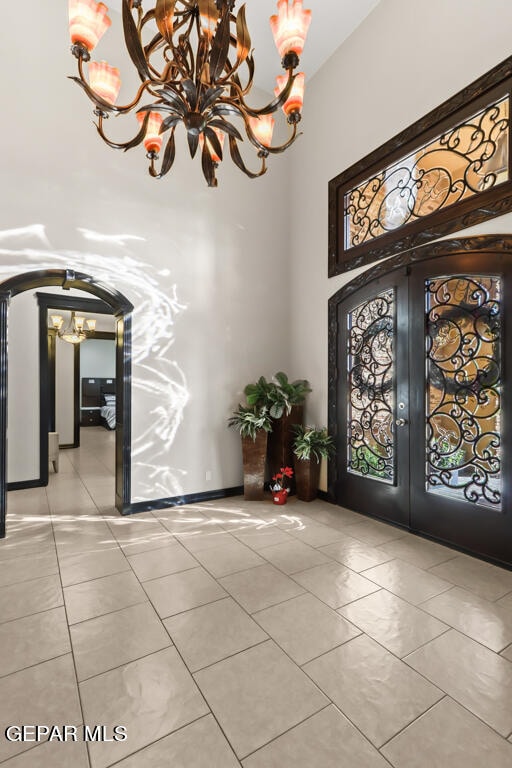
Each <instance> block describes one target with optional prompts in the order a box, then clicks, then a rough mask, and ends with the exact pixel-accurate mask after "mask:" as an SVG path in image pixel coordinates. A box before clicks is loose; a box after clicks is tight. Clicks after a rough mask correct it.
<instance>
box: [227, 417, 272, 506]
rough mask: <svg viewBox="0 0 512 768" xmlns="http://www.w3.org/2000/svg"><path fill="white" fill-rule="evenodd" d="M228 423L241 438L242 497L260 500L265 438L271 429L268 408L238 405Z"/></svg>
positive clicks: (263, 472)
mask: <svg viewBox="0 0 512 768" xmlns="http://www.w3.org/2000/svg"><path fill="white" fill-rule="evenodd" d="M228 425H229V426H230V427H233V428H234V429H236V430H237V431H238V432H239V433H240V436H241V438H242V458H243V466H244V497H245V499H247V500H248V501H261V500H262V499H263V498H264V495H263V494H264V480H265V459H266V456H267V439H268V433H269V432H270V431H271V430H272V420H271V419H270V416H269V415H268V410H267V408H266V407H261V408H256V407H254V406H243V405H239V406H238V409H237V410H236V411H234V412H233V415H232V416H231V417H230V418H229V419H228Z"/></svg>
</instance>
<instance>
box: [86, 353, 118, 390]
mask: <svg viewBox="0 0 512 768" xmlns="http://www.w3.org/2000/svg"><path fill="white" fill-rule="evenodd" d="M115 377H116V342H115V341H114V340H112V341H110V340H109V339H86V340H85V341H82V343H81V344H80V378H82V379H83V378H91V379H94V378H103V379H115ZM80 395H81V393H80Z"/></svg>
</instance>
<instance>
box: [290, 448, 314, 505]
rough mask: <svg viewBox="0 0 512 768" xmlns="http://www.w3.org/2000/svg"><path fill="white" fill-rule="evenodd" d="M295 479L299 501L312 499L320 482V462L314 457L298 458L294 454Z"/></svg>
mask: <svg viewBox="0 0 512 768" xmlns="http://www.w3.org/2000/svg"><path fill="white" fill-rule="evenodd" d="M295 480H296V485H297V498H298V499H299V500H300V501H314V499H316V497H317V495H318V484H319V482H320V462H319V461H317V460H316V459H298V458H297V456H295Z"/></svg>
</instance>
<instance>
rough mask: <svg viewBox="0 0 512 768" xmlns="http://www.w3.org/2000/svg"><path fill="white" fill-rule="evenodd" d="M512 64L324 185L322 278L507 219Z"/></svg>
mask: <svg viewBox="0 0 512 768" xmlns="http://www.w3.org/2000/svg"><path fill="white" fill-rule="evenodd" d="M511 94H512V57H510V58H509V59H506V60H505V61H504V62H503V63H502V64H500V65H499V66H497V67H495V69H493V70H491V72H488V73H487V74H486V75H484V76H483V77H481V78H480V79H479V80H477V81H476V82H474V83H472V85H470V86H468V87H467V88H466V89H464V90H463V91H461V92H460V93H458V94H457V95H456V96H454V97H453V98H451V99H449V100H448V101H446V102H444V103H443V104H441V105H440V106H439V107H438V108H437V109H435V110H433V111H432V112H430V113H429V114H428V115H426V116H425V117H424V118H422V119H421V120H419V121H418V122H417V123H414V124H413V125H412V126H410V127H409V128H407V129H406V130H405V131H403V132H402V133H401V134H399V135H398V136H396V137H395V138H394V139H392V140H391V141H388V142H387V143H386V144H384V145H383V146H382V147H380V148H379V149H378V150H376V151H375V152H372V153H371V154H370V155H368V156H367V157H365V158H364V159H363V160H360V161H359V162H358V163H356V164H355V165H353V166H351V167H350V168H348V170H346V171H344V172H343V173H341V174H340V175H338V176H336V178H334V179H332V181H330V182H329V276H330V277H332V276H333V275H336V274H340V273H341V272H346V271H347V270H350V269H353V268H355V267H360V266H362V265H364V264H368V263H370V262H372V261H375V260H377V259H380V258H382V257H384V256H388V255H389V254H392V253H396V252H398V251H404V250H406V249H407V248H410V247H413V246H416V245H419V244H422V243H426V242H428V241H429V240H433V239H437V238H439V237H441V236H443V235H446V234H449V233H450V232H456V231H458V230H460V229H463V228H464V227H467V226H470V225H473V224H477V223H479V222H481V221H484V220H485V219H488V218H492V217H493V216H497V215H500V214H502V213H505V212H507V211H510V210H512V168H511V156H510V99H511Z"/></svg>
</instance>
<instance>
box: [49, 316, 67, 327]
mask: <svg viewBox="0 0 512 768" xmlns="http://www.w3.org/2000/svg"><path fill="white" fill-rule="evenodd" d="M50 320H51V321H52V328H55V330H56V331H60V329H61V328H62V325H63V323H64V318H63V317H62V315H50Z"/></svg>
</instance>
